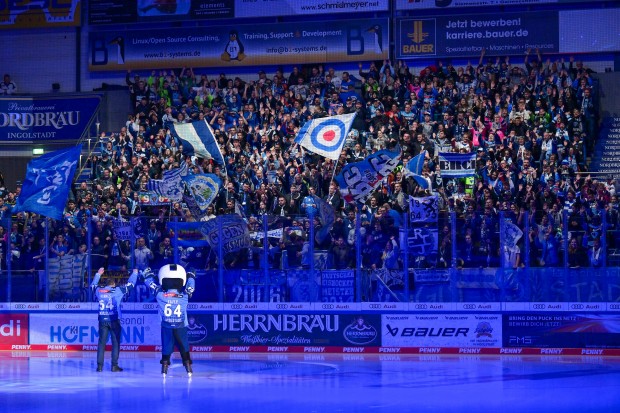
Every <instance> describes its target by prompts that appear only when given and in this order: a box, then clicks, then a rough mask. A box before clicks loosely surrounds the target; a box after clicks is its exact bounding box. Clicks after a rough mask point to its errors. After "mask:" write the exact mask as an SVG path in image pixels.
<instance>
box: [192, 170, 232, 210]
mask: <svg viewBox="0 0 620 413" xmlns="http://www.w3.org/2000/svg"><path fill="white" fill-rule="evenodd" d="M182 179H183V182H185V184H186V185H187V187H188V189H189V192H190V193H191V196H192V198H194V201H195V202H196V205H197V206H198V208H199V209H200V212H201V214H204V213H206V212H207V207H208V206H209V205H211V203H212V202H213V200H214V199H215V197H216V196H217V194H218V193H219V191H220V187H221V186H222V181H221V180H220V178H218V176H217V175H214V174H196V175H187V176H184V177H183V178H182Z"/></svg>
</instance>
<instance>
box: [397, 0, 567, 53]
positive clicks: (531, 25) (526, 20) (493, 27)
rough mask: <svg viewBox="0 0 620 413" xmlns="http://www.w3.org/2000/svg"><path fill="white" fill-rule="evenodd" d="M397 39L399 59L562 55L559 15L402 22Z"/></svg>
mask: <svg viewBox="0 0 620 413" xmlns="http://www.w3.org/2000/svg"><path fill="white" fill-rule="evenodd" d="M395 37H396V42H397V45H396V56H397V59H407V58H415V57H453V56H454V57H456V56H478V55H480V53H481V52H482V50H483V49H486V52H487V54H488V55H501V56H506V55H523V54H524V53H525V52H526V51H527V50H528V49H532V50H534V49H539V50H540V52H541V53H542V54H545V53H558V52H559V51H560V46H559V42H560V40H559V39H560V34H559V17H558V12H557V11H539V12H536V13H502V14H477V15H463V16H458V15H456V16H437V17H424V18H415V19H400V20H398V21H397V24H396V36H395ZM562 41H564V39H563V40H562Z"/></svg>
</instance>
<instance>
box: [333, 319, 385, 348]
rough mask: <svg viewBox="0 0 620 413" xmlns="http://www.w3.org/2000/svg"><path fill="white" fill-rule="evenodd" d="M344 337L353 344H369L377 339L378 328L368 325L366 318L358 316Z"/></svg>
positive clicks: (347, 327) (344, 333)
mask: <svg viewBox="0 0 620 413" xmlns="http://www.w3.org/2000/svg"><path fill="white" fill-rule="evenodd" d="M342 335H343V336H344V339H345V340H347V341H348V342H349V343H351V344H368V343H371V342H373V341H374V340H375V339H376V338H377V336H378V333H377V329H376V328H374V327H373V326H372V325H370V324H368V323H366V320H364V317H362V316H358V317H356V318H355V319H353V321H352V322H351V324H349V325H348V326H346V327H345V329H344V331H343V332H342Z"/></svg>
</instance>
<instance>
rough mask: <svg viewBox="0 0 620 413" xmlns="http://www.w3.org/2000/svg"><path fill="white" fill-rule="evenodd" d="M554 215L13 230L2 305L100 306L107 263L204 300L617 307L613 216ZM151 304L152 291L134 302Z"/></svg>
mask: <svg viewBox="0 0 620 413" xmlns="http://www.w3.org/2000/svg"><path fill="white" fill-rule="evenodd" d="M551 215H553V214H551ZM551 215H549V214H547V215H545V217H548V216H551ZM554 216H555V221H561V222H555V221H554V222H551V221H550V219H549V218H540V217H539V216H531V215H530V214H528V213H525V214H524V215H522V216H520V217H516V216H515V215H512V214H511V213H510V212H500V213H499V214H497V215H494V214H491V215H490V216H487V215H484V214H483V215H477V214H470V215H467V213H466V214H463V215H460V216H457V214H456V213H454V212H452V213H442V214H439V217H438V219H437V220H436V221H434V222H431V223H423V224H421V223H419V222H416V221H415V220H413V221H410V219H409V218H410V217H409V215H408V214H401V215H399V216H398V218H399V220H394V219H390V217H388V216H384V217H381V218H376V217H372V219H371V220H370V221H368V220H363V219H362V218H361V217H360V215H357V216H356V217H354V218H352V219H349V218H348V217H342V218H340V217H339V218H338V219H337V220H336V223H335V224H334V226H333V227H332V228H331V230H330V231H329V232H327V231H325V230H324V229H323V228H322V227H321V226H320V225H321V223H320V220H318V219H313V218H314V217H308V216H289V217H280V216H271V215H263V216H259V217H252V218H249V219H242V218H241V217H238V216H235V217H236V218H234V219H231V218H230V217H231V216H218V217H215V218H213V219H212V220H210V221H207V222H184V221H181V220H176V219H158V218H156V217H132V218H127V219H111V218H107V219H103V220H102V221H100V222H99V221H97V220H96V219H93V218H88V219H87V220H85V221H84V222H82V223H77V222H75V221H72V222H71V225H73V227H72V226H69V225H68V224H67V222H58V221H53V220H50V219H42V220H40V221H39V222H37V223H36V225H32V223H30V224H27V223H25V222H21V221H15V222H16V223H17V224H18V230H17V231H9V232H8V233H7V235H6V240H7V242H6V243H5V244H6V246H7V248H6V253H5V254H4V256H3V257H2V264H1V267H0V302H30V301H40V302H55V301H89V300H90V299H91V296H92V291H91V288H90V284H91V282H92V279H93V275H94V273H95V272H96V271H97V269H98V268H99V267H104V268H105V269H106V271H107V275H108V276H113V277H116V279H117V281H118V282H123V281H124V280H125V279H126V278H127V276H128V274H129V271H131V269H132V268H134V267H138V268H139V269H143V268H144V267H146V266H148V267H150V268H152V269H153V270H154V271H157V270H158V268H159V267H160V266H162V265H164V264H167V263H177V264H181V265H183V266H184V267H185V268H187V269H188V270H189V271H193V272H195V273H196V274H197V291H196V294H195V298H194V300H198V301H205V302H280V301H281V302H363V301H393V302H424V303H428V302H431V303H432V302H442V303H446V302H475V301H480V302H540V301H545V302H612V301H618V300H620V278H619V276H620V228H618V227H616V225H615V223H608V222H607V219H606V214H605V212H604V211H603V212H602V213H601V214H599V215H598V217H594V216H593V215H587V216H579V215H578V214H577V215H569V214H568V213H567V212H566V211H562V212H559V213H555V214H554ZM396 221H399V222H396ZM8 224H9V225H8V228H11V227H12V225H11V224H12V222H11V221H9V222H8ZM24 227H25V228H27V229H26V230H25V231H24ZM67 227H68V229H67ZM63 233H64V234H65V235H63ZM60 235H63V236H62V238H61V237H60ZM143 241H144V244H143ZM152 299H153V297H152V296H150V293H149V291H148V289H147V288H146V287H144V286H143V285H138V288H136V289H135V291H134V293H133V294H132V295H131V296H130V297H129V300H130V301H149V300H152Z"/></svg>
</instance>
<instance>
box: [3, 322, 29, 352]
mask: <svg viewBox="0 0 620 413" xmlns="http://www.w3.org/2000/svg"><path fill="white" fill-rule="evenodd" d="M0 341H1V342H2V344H11V345H14V344H28V315H27V314H0Z"/></svg>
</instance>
